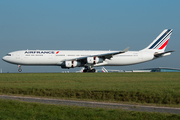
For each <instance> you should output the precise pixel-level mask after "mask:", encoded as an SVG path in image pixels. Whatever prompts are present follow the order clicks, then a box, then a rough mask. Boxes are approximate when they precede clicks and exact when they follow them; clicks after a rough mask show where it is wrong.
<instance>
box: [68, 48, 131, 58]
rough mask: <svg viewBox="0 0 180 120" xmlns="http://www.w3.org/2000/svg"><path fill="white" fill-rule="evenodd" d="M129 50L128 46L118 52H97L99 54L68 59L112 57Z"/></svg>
mask: <svg viewBox="0 0 180 120" xmlns="http://www.w3.org/2000/svg"><path fill="white" fill-rule="evenodd" d="M128 50H129V47H127V48H126V49H124V50H123V51H118V52H112V53H105V54H97V55H91V56H85V57H79V58H75V59H68V60H70V61H71V60H77V61H78V60H83V59H87V57H100V58H103V59H110V58H111V57H112V56H113V55H117V54H122V53H125V52H127V51H128Z"/></svg>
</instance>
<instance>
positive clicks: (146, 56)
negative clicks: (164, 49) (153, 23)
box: [3, 50, 154, 66]
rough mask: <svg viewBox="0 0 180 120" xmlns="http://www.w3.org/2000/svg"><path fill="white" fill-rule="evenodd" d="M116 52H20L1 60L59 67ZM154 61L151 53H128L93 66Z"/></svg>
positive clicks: (12, 53)
mask: <svg viewBox="0 0 180 120" xmlns="http://www.w3.org/2000/svg"><path fill="white" fill-rule="evenodd" d="M111 52H117V51H65V50H63V51H61V50H22V51H15V52H11V53H9V56H8V55H7V56H4V57H3V60H4V61H6V62H9V63H12V64H17V65H59V66H61V64H62V63H63V61H66V60H69V59H74V58H80V57H86V56H91V55H96V54H105V53H111ZM152 59H154V52H152V51H128V52H125V53H122V54H117V55H114V56H113V57H112V58H110V59H105V60H104V61H103V62H102V63H98V64H94V65H93V66H123V65H131V64H137V63H142V62H146V61H149V60H152Z"/></svg>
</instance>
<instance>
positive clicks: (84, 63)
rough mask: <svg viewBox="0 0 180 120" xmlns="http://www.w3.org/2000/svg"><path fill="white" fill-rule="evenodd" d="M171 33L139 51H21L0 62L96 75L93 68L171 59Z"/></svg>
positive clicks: (10, 54) (164, 33)
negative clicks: (75, 68)
mask: <svg viewBox="0 0 180 120" xmlns="http://www.w3.org/2000/svg"><path fill="white" fill-rule="evenodd" d="M172 31H173V30H172V29H165V30H164V31H163V32H162V33H161V34H160V35H159V36H158V37H157V38H156V39H155V40H154V41H153V42H152V43H151V44H150V45H149V46H148V47H146V48H145V49H143V50H139V51H128V50H129V47H128V48H126V49H124V50H123V51H82V50H81V51H78V50H69V51H67V50H20V51H14V52H10V53H8V54H7V55H6V56H4V57H3V58H2V59H3V60H4V61H6V62H8V63H12V64H16V65H18V67H19V69H18V71H19V72H21V71H22V69H21V65H36V66H37V65H45V66H46V65H52V66H61V67H62V68H74V67H85V69H84V70H83V72H95V71H96V70H95V69H94V68H93V67H96V66H124V65H132V64H137V63H142V62H146V61H150V60H154V59H156V58H160V57H164V56H167V55H170V54H171V52H173V51H167V52H165V48H166V46H167V43H168V41H169V38H170V36H171V34H172Z"/></svg>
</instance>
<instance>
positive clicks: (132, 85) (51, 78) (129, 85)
mask: <svg viewBox="0 0 180 120" xmlns="http://www.w3.org/2000/svg"><path fill="white" fill-rule="evenodd" d="M0 93H1V94H21V95H33V96H45V97H58V98H71V99H91V100H100V101H117V102H118V101H127V102H137V103H155V104H169V105H179V103H180V73H87V74H82V73H64V74H63V73H33V74H31V73H23V74H22V73H21V74H10V73H8V74H0Z"/></svg>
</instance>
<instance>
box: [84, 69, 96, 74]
mask: <svg viewBox="0 0 180 120" xmlns="http://www.w3.org/2000/svg"><path fill="white" fill-rule="evenodd" d="M89 72H92V73H94V72H96V70H95V69H84V70H83V73H89Z"/></svg>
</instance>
